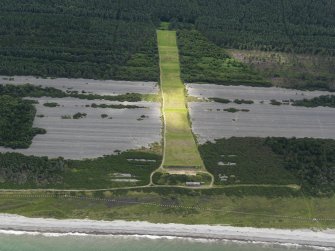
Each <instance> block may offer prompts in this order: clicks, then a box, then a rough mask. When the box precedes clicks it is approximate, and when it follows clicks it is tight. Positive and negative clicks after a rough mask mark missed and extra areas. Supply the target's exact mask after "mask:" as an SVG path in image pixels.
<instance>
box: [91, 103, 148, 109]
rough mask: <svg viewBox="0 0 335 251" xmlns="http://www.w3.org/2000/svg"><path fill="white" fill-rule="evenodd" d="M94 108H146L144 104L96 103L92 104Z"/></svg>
mask: <svg viewBox="0 0 335 251" xmlns="http://www.w3.org/2000/svg"><path fill="white" fill-rule="evenodd" d="M91 107H92V108H112V109H137V108H145V107H144V106H137V105H123V104H112V105H107V104H95V103H93V104H92V105H91Z"/></svg>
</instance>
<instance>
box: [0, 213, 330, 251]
mask: <svg viewBox="0 0 335 251" xmlns="http://www.w3.org/2000/svg"><path fill="white" fill-rule="evenodd" d="M0 229H1V230H14V231H27V232H41V233H85V234H97V235H111V234H112V235H154V236H174V237H189V238H203V239H216V240H238V241H257V242H271V243H283V244H284V243H292V244H300V245H308V246H319V247H333V248H335V230H318V231H316V230H309V229H299V230H288V229H270V228H269V229H267V228H251V227H231V226H219V225H215V226H213V225H183V224H154V223H149V222H139V221H119V220H118V221H95V220H87V219H82V220H81V219H78V220H77V219H67V220H56V219H46V218H27V217H23V216H19V215H12V214H0Z"/></svg>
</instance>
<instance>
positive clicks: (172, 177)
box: [152, 172, 212, 186]
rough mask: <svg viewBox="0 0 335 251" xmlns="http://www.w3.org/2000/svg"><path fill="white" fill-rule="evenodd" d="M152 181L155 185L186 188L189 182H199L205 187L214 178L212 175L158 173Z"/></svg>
mask: <svg viewBox="0 0 335 251" xmlns="http://www.w3.org/2000/svg"><path fill="white" fill-rule="evenodd" d="M152 181H153V183H154V184H155V185H177V186H185V185H186V183H187V182H199V183H200V184H201V186H203V185H210V183H211V181H212V178H211V176H210V175H208V174H206V173H197V174H196V175H187V174H170V173H162V172H156V173H154V175H153V176H152ZM199 186H200V185H199Z"/></svg>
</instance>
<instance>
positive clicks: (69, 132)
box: [0, 98, 162, 159]
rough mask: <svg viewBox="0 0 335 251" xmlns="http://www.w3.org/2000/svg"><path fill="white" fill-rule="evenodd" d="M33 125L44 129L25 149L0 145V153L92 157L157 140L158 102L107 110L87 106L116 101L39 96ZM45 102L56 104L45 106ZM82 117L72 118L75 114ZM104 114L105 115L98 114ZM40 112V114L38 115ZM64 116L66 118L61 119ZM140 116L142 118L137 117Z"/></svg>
mask: <svg viewBox="0 0 335 251" xmlns="http://www.w3.org/2000/svg"><path fill="white" fill-rule="evenodd" d="M35 100H38V102H39V104H37V105H36V108H37V116H36V118H35V120H34V127H40V128H44V129H46V130H47V133H46V134H44V135H37V136H36V137H34V139H33V143H32V145H31V146H30V148H28V149H19V150H12V149H9V148H3V147H0V152H20V153H23V154H26V155H35V156H48V157H59V156H62V157H64V158H65V159H84V158H95V157H100V156H103V155H109V154H113V153H114V151H116V150H120V151H124V150H129V149H136V148H140V147H142V146H148V145H149V144H151V143H155V142H160V141H161V127H162V125H161V119H160V116H161V113H160V104H159V103H153V102H136V103H130V102H124V103H122V104H123V105H127V104H128V105H136V106H141V107H142V106H143V107H145V108H137V109H111V108H105V109H103V108H91V107H86V106H90V105H91V104H92V103H96V104H120V103H119V102H111V101H101V100H81V99H75V98H39V99H35ZM47 102H55V103H58V104H59V106H58V107H45V106H44V105H43V104H44V103H47ZM78 112H80V113H86V114H87V115H86V117H84V118H81V119H73V118H72V116H73V115H74V114H76V113H78ZM102 114H106V115H107V117H106V118H102V117H101V115H102ZM39 115H43V116H44V117H39ZM62 116H68V119H64V117H63V118H62ZM141 116H142V117H141Z"/></svg>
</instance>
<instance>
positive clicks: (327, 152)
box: [265, 138, 335, 195]
mask: <svg viewBox="0 0 335 251" xmlns="http://www.w3.org/2000/svg"><path fill="white" fill-rule="evenodd" d="M265 144H266V145H268V146H270V147H271V148H272V150H273V152H275V153H276V154H278V155H280V156H282V157H283V158H284V161H285V168H286V169H287V170H289V171H290V172H292V173H293V174H294V175H295V176H296V177H297V178H298V179H299V181H300V183H301V186H302V188H303V189H304V190H305V191H306V192H309V193H311V194H313V195H319V194H334V191H335V141H334V140H331V139H311V138H305V139H295V138H292V139H286V138H268V139H266V141H265Z"/></svg>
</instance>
